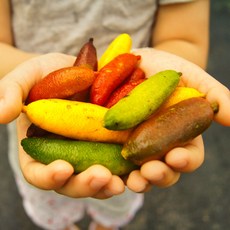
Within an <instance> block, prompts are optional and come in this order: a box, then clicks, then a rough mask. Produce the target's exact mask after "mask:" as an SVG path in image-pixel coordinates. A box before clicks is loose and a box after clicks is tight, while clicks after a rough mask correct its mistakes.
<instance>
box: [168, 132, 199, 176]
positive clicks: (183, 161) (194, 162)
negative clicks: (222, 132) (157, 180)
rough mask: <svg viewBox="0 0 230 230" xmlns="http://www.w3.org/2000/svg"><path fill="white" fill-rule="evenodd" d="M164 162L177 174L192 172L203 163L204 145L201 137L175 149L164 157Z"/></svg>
mask: <svg viewBox="0 0 230 230" xmlns="http://www.w3.org/2000/svg"><path fill="white" fill-rule="evenodd" d="M165 162H166V163H167V164H168V165H169V166H170V167H172V168H173V169H174V170H176V171H178V172H192V171H194V170H196V169H197V168H199V167H200V166H201V165H202V163H203V162H204V145H203V140H202V137H201V136H198V137H197V138H195V139H194V140H192V141H191V142H190V143H189V144H187V145H186V146H185V147H183V148H182V147H180V148H175V149H173V150H171V151H170V152H169V153H167V155H166V156H165Z"/></svg>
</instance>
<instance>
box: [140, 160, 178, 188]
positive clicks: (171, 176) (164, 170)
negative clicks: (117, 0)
mask: <svg viewBox="0 0 230 230" xmlns="http://www.w3.org/2000/svg"><path fill="white" fill-rule="evenodd" d="M140 172H141V175H142V176H143V177H144V178H145V179H146V180H148V181H149V183H151V184H152V185H156V186H158V187H169V186H172V185H173V184H175V183H176V182H177V181H178V180H179V178H180V173H178V172H176V171H174V170H172V169H171V168H170V167H169V166H167V165H166V164H165V163H164V162H162V161H157V160H155V161H149V162H147V163H145V164H143V165H142V167H141V170H140Z"/></svg>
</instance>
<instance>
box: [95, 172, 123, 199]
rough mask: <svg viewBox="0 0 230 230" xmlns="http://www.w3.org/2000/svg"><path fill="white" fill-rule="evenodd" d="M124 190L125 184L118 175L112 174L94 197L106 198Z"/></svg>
mask: <svg viewBox="0 0 230 230" xmlns="http://www.w3.org/2000/svg"><path fill="white" fill-rule="evenodd" d="M124 191H125V184H124V182H123V181H122V179H121V178H120V177H119V176H116V175H113V176H112V178H111V180H110V181H109V183H108V184H107V185H106V186H104V187H103V188H102V189H101V190H100V191H99V192H98V193H97V194H96V195H94V196H93V197H94V198H97V199H107V198H110V197H112V196H115V195H119V194H121V193H123V192H124Z"/></svg>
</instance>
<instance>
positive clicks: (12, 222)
mask: <svg viewBox="0 0 230 230" xmlns="http://www.w3.org/2000/svg"><path fill="white" fill-rule="evenodd" d="M210 27H211V44H210V57H209V63H208V70H207V72H208V73H210V74H211V75H212V76H214V77H215V78H216V79H217V80H218V81H220V82H222V83H223V84H225V85H226V86H227V87H228V88H230V29H229V28H230V0H221V1H215V0H211V25H210ZM229 119H230V115H229ZM203 137H204V143H205V148H206V157H205V162H204V164H203V165H202V167H201V168H199V169H198V170H197V171H196V172H194V173H192V174H185V175H183V176H182V178H181V180H180V181H179V182H178V183H177V184H176V185H175V186H173V187H171V188H168V189H158V188H153V189H152V190H151V191H150V192H149V193H147V194H146V198H145V204H144V207H143V209H142V210H140V212H139V213H138V214H137V216H136V218H135V219H134V221H133V222H132V223H131V224H129V225H128V226H126V227H125V228H124V230H131V229H132V230H149V229H151V230H167V229H170V230H174V229H175V230H181V229H183V230H193V229H194V230H195V229H196V230H199V229H209V230H223V229H229V226H230V185H229V181H230V150H229V142H230V128H229V127H228V128H227V127H223V126H220V125H218V124H216V123H214V124H213V125H212V126H211V127H210V128H209V129H208V130H207V131H206V132H205V134H204V136H203ZM0 176H1V181H0V191H1V192H0V229H2V230H3V229H4V230H16V229H20V230H31V229H33V230H39V229H40V228H38V227H36V226H34V225H33V223H32V222H31V221H30V219H29V218H28V217H27V215H26V214H25V212H24V210H23V208H22V201H21V197H20V196H19V194H18V191H17V188H16V186H15V182H14V178H13V174H12V171H11V169H10V166H9V163H8V158H7V132H6V127H5V126H4V125H0ZM88 222H89V218H88V217H86V218H85V219H84V220H82V221H81V223H80V227H81V228H82V229H83V230H84V229H87V225H88Z"/></svg>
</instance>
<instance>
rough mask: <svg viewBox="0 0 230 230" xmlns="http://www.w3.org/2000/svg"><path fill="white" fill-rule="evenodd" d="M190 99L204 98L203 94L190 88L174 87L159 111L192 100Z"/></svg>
mask: <svg viewBox="0 0 230 230" xmlns="http://www.w3.org/2000/svg"><path fill="white" fill-rule="evenodd" d="M192 97H205V94H203V93H201V92H199V91H198V90H196V89H194V88H191V87H182V86H179V87H176V89H175V91H174V92H173V93H172V94H171V95H170V97H169V98H168V99H167V100H166V101H165V102H164V104H163V105H162V106H161V109H165V108H167V107H169V106H172V105H175V104H176V103H178V102H180V101H183V100H186V99H189V98H192Z"/></svg>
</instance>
